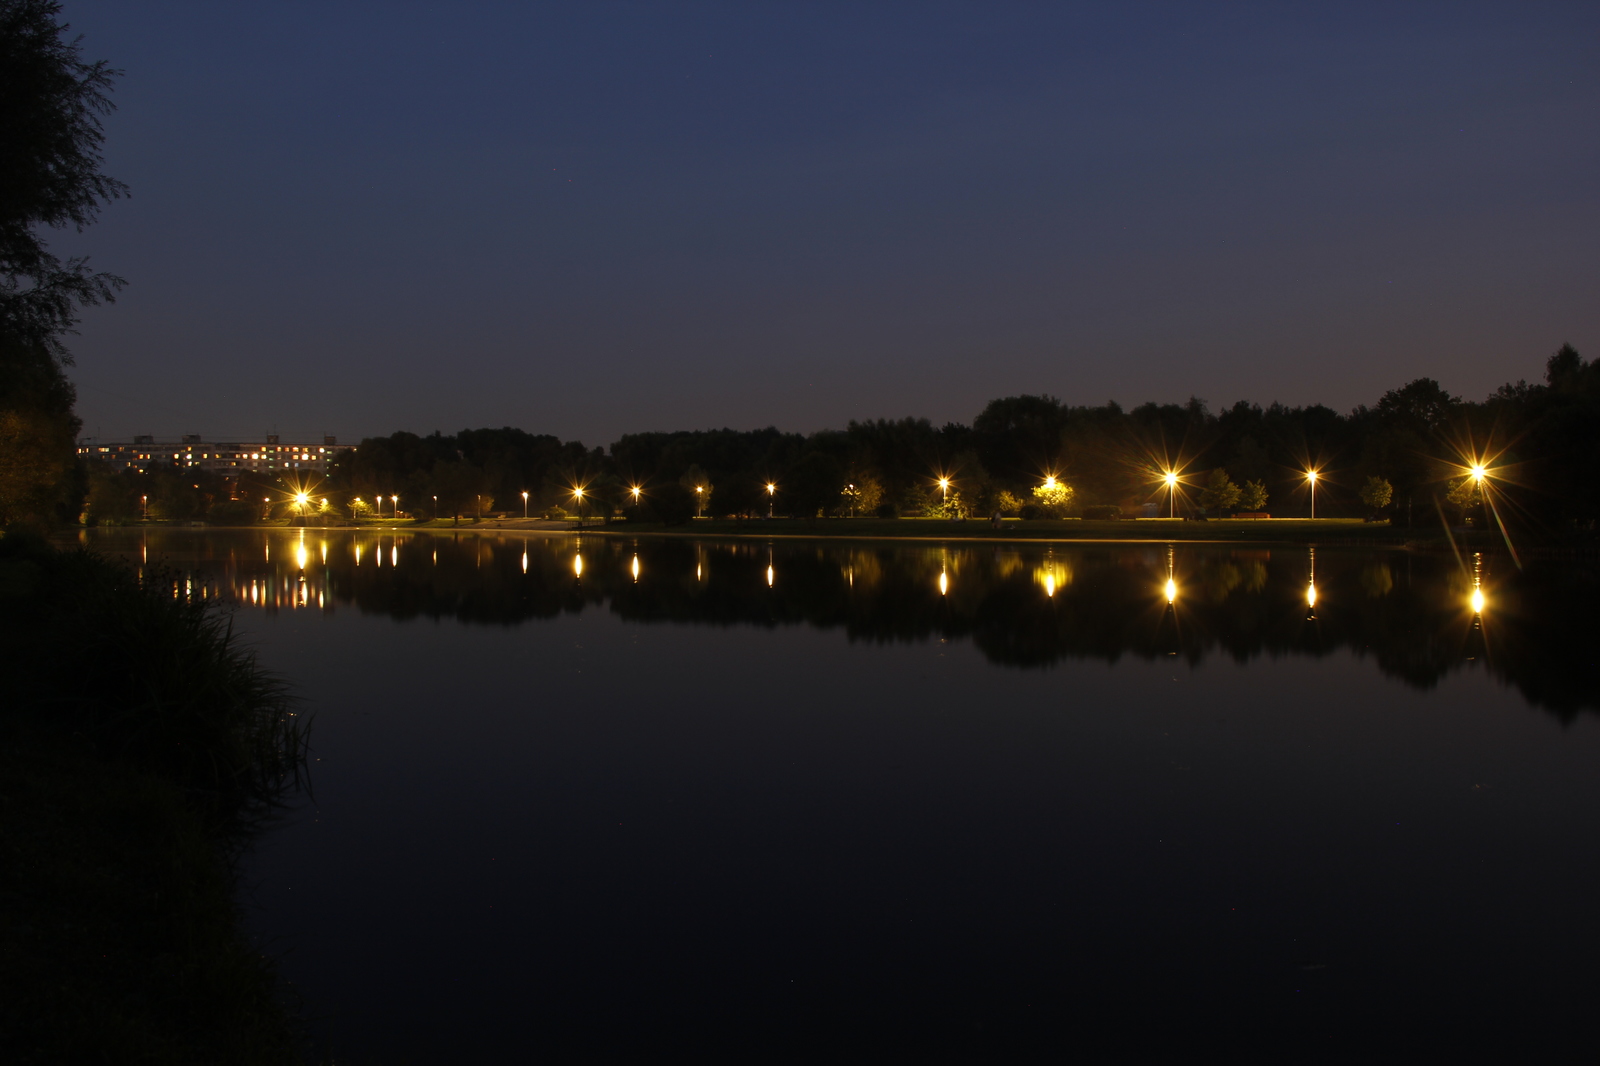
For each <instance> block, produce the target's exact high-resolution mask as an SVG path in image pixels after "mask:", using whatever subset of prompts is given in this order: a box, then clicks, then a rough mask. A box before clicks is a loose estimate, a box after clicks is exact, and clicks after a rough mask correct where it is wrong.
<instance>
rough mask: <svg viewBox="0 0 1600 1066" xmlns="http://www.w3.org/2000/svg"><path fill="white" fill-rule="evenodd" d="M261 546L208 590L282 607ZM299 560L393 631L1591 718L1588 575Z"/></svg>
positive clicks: (1345, 568) (679, 555) (332, 552)
mask: <svg viewBox="0 0 1600 1066" xmlns="http://www.w3.org/2000/svg"><path fill="white" fill-rule="evenodd" d="M270 543H272V544H274V545H275V547H274V549H273V550H272V551H271V552H270V553H268V552H266V551H260V550H252V551H240V552H232V553H220V552H219V553H215V554H214V555H213V556H212V557H211V558H210V559H209V560H202V559H197V560H195V562H196V563H197V564H198V566H197V568H198V569H199V570H201V571H202V572H203V571H205V570H213V571H214V569H215V567H216V564H218V563H222V564H224V565H225V567H226V569H227V570H228V571H229V572H230V573H229V576H228V579H227V580H226V581H225V584H226V585H227V586H228V588H229V589H230V590H231V594H232V595H233V597H234V598H235V599H237V600H242V601H243V602H246V603H248V602H250V597H249V595H248V592H247V590H248V587H249V584H250V582H252V581H255V582H258V583H259V584H260V585H261V586H262V587H263V588H265V587H267V585H268V584H269V583H271V584H272V585H273V587H274V588H277V587H280V586H281V587H282V588H284V589H288V588H291V587H295V586H296V583H297V582H298V581H299V575H298V573H291V571H296V570H297V567H296V556H295V550H294V548H293V547H292V546H291V547H289V548H285V547H284V546H283V545H285V544H286V543H288V544H292V542H285V541H283V540H274V541H271V542H270ZM307 544H308V560H309V563H308V567H307V572H306V574H305V580H306V585H305V587H306V588H307V589H308V592H309V594H308V596H307V597H306V598H305V603H306V605H307V606H314V605H316V604H317V603H318V602H319V594H324V595H325V602H326V606H327V607H328V608H332V607H333V606H335V605H339V604H354V605H355V606H356V607H358V608H359V609H360V610H362V611H363V612H369V613H378V614H386V615H389V616H391V617H395V618H416V617H428V618H436V619H443V618H456V619H460V620H463V621H468V622H476V623H482V624H499V625H511V624H516V623H518V622H521V621H524V620H527V619H535V618H551V617H554V616H556V615H558V614H560V613H562V612H577V611H581V610H583V609H584V608H586V607H589V606H599V605H601V604H609V607H610V609H611V610H612V611H614V612H615V613H616V614H617V615H619V616H620V617H622V618H624V619H627V620H630V621H637V622H683V623H695V624H702V625H704V624H710V625H725V626H733V625H757V626H767V627H774V626H780V625H795V624H806V625H812V626H817V627H821V628H838V629H842V630H844V631H845V632H846V633H847V634H848V636H849V637H850V639H851V640H865V641H874V642H893V641H923V640H928V639H932V638H935V637H944V638H960V637H970V638H971V639H972V640H973V642H974V643H975V644H976V646H977V647H978V648H979V649H980V650H981V651H982V652H983V653H984V655H985V656H986V657H988V658H989V659H990V660H992V661H994V662H997V663H1002V664H1006V665H1010V666H1021V667H1031V666H1046V665H1049V664H1052V663H1055V662H1058V661H1061V660H1064V659H1074V658H1091V659H1102V660H1105V661H1107V662H1115V661H1116V660H1117V659H1119V658H1120V657H1122V656H1124V655H1132V656H1135V657H1138V658H1144V659H1154V658H1158V657H1168V656H1176V657H1180V658H1183V659H1184V660H1186V661H1188V662H1191V663H1194V662H1199V661H1200V660H1201V659H1203V658H1204V657H1205V656H1206V655H1207V654H1212V653H1217V652H1221V653H1224V654H1227V655H1229V656H1231V657H1233V658H1234V659H1236V660H1238V661H1241V662H1243V661H1245V660H1247V659H1250V658H1252V657H1254V656H1257V655H1260V654H1263V653H1265V654H1268V655H1273V656H1277V655H1288V654H1301V655H1313V656H1322V655H1327V654H1331V653H1333V652H1336V651H1340V650H1344V649H1350V650H1353V651H1354V652H1355V653H1356V654H1357V655H1360V656H1369V655H1370V656H1372V657H1373V658H1374V659H1375V660H1376V661H1377V663H1378V665H1379V667H1380V668H1381V669H1382V670H1383V671H1384V673H1386V674H1389V675H1390V676H1393V677H1397V678H1400V679H1402V680H1404V681H1405V682H1406V683H1408V684H1411V685H1414V686H1417V687H1424V688H1425V687H1430V686H1432V685H1434V684H1436V683H1437V682H1438V681H1439V680H1440V679H1441V678H1442V677H1443V676H1444V675H1445V674H1447V673H1449V672H1450V671H1452V670H1455V669H1458V668H1461V667H1462V666H1463V665H1464V664H1466V663H1468V662H1476V663H1481V664H1483V665H1485V666H1486V668H1487V669H1489V670H1490V671H1491V672H1492V673H1494V674H1495V675H1496V676H1497V677H1499V678H1501V679H1502V680H1503V681H1506V682H1507V683H1510V684H1513V685H1515V686H1516V687H1517V688H1518V689H1519V690H1520V691H1521V692H1522V693H1523V694H1524V695H1526V696H1527V697H1528V698H1529V699H1530V700H1532V701H1533V702H1534V703H1536V704H1538V705H1539V706H1542V707H1545V708H1548V709H1549V710H1551V711H1553V712H1555V713H1557V714H1560V715H1562V716H1568V715H1570V714H1572V713H1574V712H1576V711H1578V710H1581V709H1596V708H1597V707H1600V700H1597V696H1596V691H1595V686H1594V684H1593V680H1592V679H1593V676H1594V674H1593V671H1594V662H1593V651H1592V649H1591V648H1590V646H1589V645H1590V644H1591V643H1592V642H1591V641H1590V640H1589V639H1588V637H1587V635H1586V634H1587V633H1588V629H1587V628H1586V626H1585V625H1584V624H1583V622H1584V615H1583V614H1582V613H1581V612H1582V611H1583V610H1584V609H1585V608H1586V607H1587V605H1588V604H1589V603H1591V602H1593V601H1594V596H1595V593H1596V592H1597V591H1600V589H1597V588H1596V585H1597V580H1596V573H1595V569H1594V568H1593V567H1592V566H1585V565H1574V564H1571V563H1565V564H1553V563H1546V564H1540V563H1534V564H1531V566H1530V569H1529V570H1528V571H1526V572H1523V573H1518V572H1516V571H1515V570H1514V568H1512V567H1511V565H1510V563H1509V561H1505V560H1494V561H1493V562H1492V564H1491V565H1490V566H1489V567H1488V569H1487V571H1486V573H1487V576H1486V577H1485V588H1486V590H1487V594H1488V596H1489V606H1488V607H1487V609H1486V610H1485V612H1484V616H1483V619H1482V620H1481V621H1479V620H1477V619H1475V618H1474V615H1473V613H1472V611H1471V609H1470V606H1469V601H1470V596H1471V592H1472V587H1473V584H1472V577H1471V576H1470V573H1469V572H1468V571H1467V570H1466V569H1464V568H1462V567H1458V566H1457V565H1456V562H1455V560H1454V559H1453V558H1451V557H1449V556H1444V557H1436V556H1419V555H1402V554H1386V555H1382V556H1374V555H1370V554H1365V553H1359V554H1358V553H1332V552H1327V551H1324V552H1322V553H1320V554H1319V555H1318V556H1317V558H1316V570H1315V576H1316V587H1317V597H1316V603H1315V606H1314V607H1313V606H1312V605H1311V604H1310V603H1309V602H1308V596H1307V592H1308V586H1309V585H1310V583H1311V567H1310V564H1311V559H1310V556H1309V554H1308V553H1307V552H1306V551H1304V550H1277V551H1272V552H1267V551H1261V550H1255V551H1240V550H1230V549H1215V550H1208V549H1199V550H1196V549H1184V550H1181V551H1178V552H1177V553H1176V554H1175V556H1173V558H1172V571H1171V576H1172V578H1173V579H1174V581H1175V584H1176V598H1175V601H1174V602H1173V603H1172V604H1171V605H1170V606H1169V604H1168V602H1167V599H1166V596H1165V595H1164V594H1163V586H1164V585H1165V582H1166V580H1167V578H1168V576H1169V573H1168V555H1167V551H1166V549H1165V548H1164V547H1161V546H1154V547H1150V548H1137V549H1134V548H1125V547H1117V546H1106V547H1083V548H1073V549H1070V550H1063V551H1054V552H1043V553H1041V552H1038V551H1016V550H1009V549H1004V548H989V547H957V548H939V547H926V548H923V547H905V546H898V547H866V546H847V545H836V544H829V545H826V546H821V545H806V546H796V545H788V544H778V545H776V546H774V547H772V548H770V549H769V547H768V546H766V545H762V544H757V543H753V542H748V541H743V542H738V543H711V542H694V541H688V540H659V541H658V540H648V539H646V540H640V541H638V542H627V541H623V540H620V539H617V538H613V537H587V538H571V537H563V538H536V539H527V540H522V539H491V538H488V537H483V536H466V537H461V538H459V539H458V538H453V537H448V536H430V535H427V534H411V533H407V534H401V535H399V536H388V537H381V538H374V537H356V538H350V537H340V538H331V539H328V540H316V541H308V542H307ZM324 544H325V545H327V546H328V551H327V555H326V561H325V562H324V561H323V558H322V555H323V552H322V545H324ZM357 548H360V551H361V558H360V561H359V562H358V561H357V551H356V549H357ZM268 554H270V555H271V556H272V558H271V559H268V558H267V555H268ZM579 555H581V556H582V557H583V566H582V573H581V576H580V574H579V573H578V572H577V566H576V559H577V557H578V556H579ZM635 559H637V560H638V564H639V565H638V576H637V578H636V577H635V576H634V567H633V562H634V560H635ZM769 566H771V568H772V577H773V583H772V585H771V587H769V586H768V576H767V575H768V567H769ZM941 574H943V575H944V578H945V589H946V591H945V592H941V591H940V575H941ZM279 602H280V605H281V597H280V601H279Z"/></svg>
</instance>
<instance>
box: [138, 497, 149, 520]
mask: <svg viewBox="0 0 1600 1066" xmlns="http://www.w3.org/2000/svg"><path fill="white" fill-rule="evenodd" d="M139 517H140V518H142V519H147V520H148V519H149V517H150V497H148V496H140V497H139Z"/></svg>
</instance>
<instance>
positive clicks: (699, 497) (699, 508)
mask: <svg viewBox="0 0 1600 1066" xmlns="http://www.w3.org/2000/svg"><path fill="white" fill-rule="evenodd" d="M705 491H706V487H705V486H704V485H696V486H695V487H694V516H695V517H696V518H703V517H704V516H705V506H706V497H705Z"/></svg>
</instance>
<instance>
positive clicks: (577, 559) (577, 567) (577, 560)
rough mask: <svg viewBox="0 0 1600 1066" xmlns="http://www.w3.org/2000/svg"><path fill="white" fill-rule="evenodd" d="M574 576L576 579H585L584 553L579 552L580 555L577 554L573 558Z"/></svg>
mask: <svg viewBox="0 0 1600 1066" xmlns="http://www.w3.org/2000/svg"><path fill="white" fill-rule="evenodd" d="M572 576H573V577H576V578H580V579H581V578H582V577H583V553H582V552H579V553H578V554H576V555H574V556H573V557H572Z"/></svg>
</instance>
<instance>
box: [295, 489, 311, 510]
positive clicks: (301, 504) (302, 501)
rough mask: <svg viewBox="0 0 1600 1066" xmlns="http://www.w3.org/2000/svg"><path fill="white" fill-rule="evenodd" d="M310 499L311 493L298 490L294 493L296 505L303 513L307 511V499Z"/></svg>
mask: <svg viewBox="0 0 1600 1066" xmlns="http://www.w3.org/2000/svg"><path fill="white" fill-rule="evenodd" d="M309 499H311V494H310V493H306V492H297V493H295V494H294V505H295V507H296V508H298V509H299V511H300V513H301V514H302V515H303V514H305V513H306V501H307V500H309Z"/></svg>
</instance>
